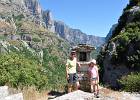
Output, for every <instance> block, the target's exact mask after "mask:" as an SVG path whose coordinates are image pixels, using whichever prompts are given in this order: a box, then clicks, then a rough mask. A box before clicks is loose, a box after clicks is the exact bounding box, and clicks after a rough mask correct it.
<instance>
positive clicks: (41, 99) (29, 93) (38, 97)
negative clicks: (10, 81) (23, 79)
mask: <svg viewBox="0 0 140 100" xmlns="http://www.w3.org/2000/svg"><path fill="white" fill-rule="evenodd" d="M21 92H22V93H23V99H24V100H48V92H47V91H42V92H39V91H37V90H36V89H35V88H34V87H28V88H24V89H23V90H20V89H18V90H17V89H13V88H10V89H9V94H17V93H21Z"/></svg>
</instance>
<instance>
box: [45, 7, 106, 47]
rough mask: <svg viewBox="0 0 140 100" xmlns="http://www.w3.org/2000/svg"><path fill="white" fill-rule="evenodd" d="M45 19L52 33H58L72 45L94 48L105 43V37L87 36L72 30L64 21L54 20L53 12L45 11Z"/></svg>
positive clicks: (79, 31) (77, 30)
mask: <svg viewBox="0 0 140 100" xmlns="http://www.w3.org/2000/svg"><path fill="white" fill-rule="evenodd" d="M43 19H44V21H45V23H46V26H47V28H48V29H49V30H51V31H52V32H56V33H57V34H58V36H60V37H62V38H64V39H66V40H67V41H69V42H70V43H71V44H72V45H77V44H79V43H80V44H81V43H84V44H90V45H92V46H97V47H99V46H101V45H102V44H103V43H104V42H105V38H104V37H99V36H94V35H87V34H85V33H83V32H82V31H81V30H79V29H72V28H70V27H69V26H68V25H66V24H65V23H64V22H62V21H56V20H54V19H53V18H52V14H51V11H48V10H47V11H45V12H44V14H43Z"/></svg>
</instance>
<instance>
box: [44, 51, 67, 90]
mask: <svg viewBox="0 0 140 100" xmlns="http://www.w3.org/2000/svg"><path fill="white" fill-rule="evenodd" d="M49 51H50V50H48V49H44V50H43V52H44V57H43V66H44V67H45V68H46V70H45V71H46V72H47V77H48V89H49V90H59V89H60V90H61V89H64V87H65V85H66V78H65V65H64V64H63V63H62V61H61V58H58V57H57V56H55V55H52V54H50V53H49Z"/></svg>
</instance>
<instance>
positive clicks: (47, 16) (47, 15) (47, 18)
mask: <svg viewBox="0 0 140 100" xmlns="http://www.w3.org/2000/svg"><path fill="white" fill-rule="evenodd" d="M42 15H43V20H44V22H45V24H46V27H47V29H48V30H50V31H51V32H55V26H54V19H53V17H52V13H51V11H49V10H46V11H43V14H42Z"/></svg>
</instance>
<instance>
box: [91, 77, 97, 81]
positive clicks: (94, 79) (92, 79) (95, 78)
mask: <svg viewBox="0 0 140 100" xmlns="http://www.w3.org/2000/svg"><path fill="white" fill-rule="evenodd" d="M90 80H91V81H96V80H98V78H97V77H94V78H91V79H90Z"/></svg>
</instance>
